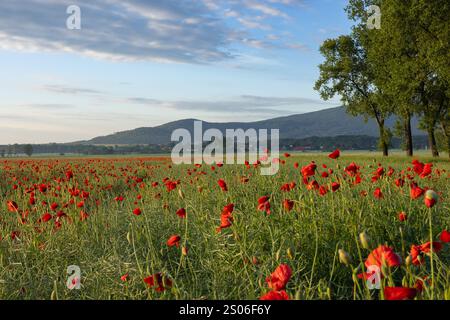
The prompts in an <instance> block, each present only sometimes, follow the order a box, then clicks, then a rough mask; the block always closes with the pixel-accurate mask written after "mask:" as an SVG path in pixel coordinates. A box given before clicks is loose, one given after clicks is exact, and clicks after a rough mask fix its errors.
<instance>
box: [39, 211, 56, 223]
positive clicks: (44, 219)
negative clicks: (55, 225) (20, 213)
mask: <svg viewBox="0 0 450 320" xmlns="http://www.w3.org/2000/svg"><path fill="white" fill-rule="evenodd" d="M52 218H53V216H52V215H51V214H50V213H44V214H43V215H42V217H41V219H40V221H42V222H47V221H50V220H52Z"/></svg>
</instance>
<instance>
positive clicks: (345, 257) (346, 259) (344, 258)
mask: <svg viewBox="0 0 450 320" xmlns="http://www.w3.org/2000/svg"><path fill="white" fill-rule="evenodd" d="M338 252H339V261H340V262H341V263H343V264H345V265H346V266H348V265H349V264H350V263H351V258H350V256H349V254H348V253H347V252H345V251H344V250H342V249H339V251H338Z"/></svg>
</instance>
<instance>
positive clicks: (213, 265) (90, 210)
mask: <svg viewBox="0 0 450 320" xmlns="http://www.w3.org/2000/svg"><path fill="white" fill-rule="evenodd" d="M413 159H414V160H415V161H412V160H413ZM413 159H410V158H406V157H403V156H399V155H395V156H392V157H389V158H383V157H381V156H378V155H377V154H351V153H345V152H343V153H342V154H341V155H340V156H338V155H337V154H336V153H335V154H332V155H331V157H329V155H328V154H323V153H317V154H292V155H289V154H285V155H283V156H281V158H280V160H279V161H280V162H281V168H280V171H279V173H278V174H277V175H274V176H261V175H260V174H259V168H258V166H259V165H258V164H247V165H221V164H218V165H217V164H216V165H213V166H208V165H205V164H203V165H180V166H174V165H172V164H171V160H170V158H168V157H164V156H158V157H153V158H152V157H141V158H135V157H126V158H119V157H113V158H106V157H99V158H54V159H51V158H36V159H7V160H1V161H0V177H1V178H0V206H1V209H0V299H202V300H214V299H239V300H242V299H243V300H247V299H252V300H253V299H260V298H263V299H291V300H294V299H300V300H310V299H338V300H343V299H345V300H351V299H357V300H360V299H364V300H368V299H373V300H378V299H418V300H429V299H447V300H448V299H450V260H449V258H450V243H449V241H450V233H449V231H450V203H449V196H450V186H449V178H450V162H449V161H448V160H447V159H446V158H441V159H431V158H427V157H424V156H423V155H419V156H418V157H415V158H413ZM73 265H75V266H79V268H80V270H81V278H72V280H71V281H72V284H73V286H75V287H76V286H77V285H78V281H80V285H81V288H80V289H79V290H77V289H74V290H70V289H69V288H68V287H67V279H68V277H69V276H70V275H69V274H68V273H67V268H68V267H69V266H73ZM373 265H375V266H378V267H379V268H380V270H381V274H380V278H379V280H380V286H381V288H380V289H373V290H369V287H368V286H367V285H366V279H370V280H372V279H373V273H372V274H370V273H369V272H367V271H368V270H367V269H368V268H369V267H371V266H373Z"/></svg>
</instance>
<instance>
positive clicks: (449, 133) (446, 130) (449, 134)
mask: <svg viewBox="0 0 450 320" xmlns="http://www.w3.org/2000/svg"><path fill="white" fill-rule="evenodd" d="M441 126H442V131H443V132H444V136H445V138H446V139H447V153H448V157H449V158H450V127H449V126H448V125H447V124H446V122H445V120H443V121H442V122H441Z"/></svg>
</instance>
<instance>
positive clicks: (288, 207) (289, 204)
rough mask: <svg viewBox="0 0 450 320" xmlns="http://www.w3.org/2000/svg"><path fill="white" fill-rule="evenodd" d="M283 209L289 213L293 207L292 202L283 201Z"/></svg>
mask: <svg viewBox="0 0 450 320" xmlns="http://www.w3.org/2000/svg"><path fill="white" fill-rule="evenodd" d="M283 207H284V209H285V210H286V211H291V210H292V208H293V207H294V201H292V200H288V199H285V200H284V201H283Z"/></svg>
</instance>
